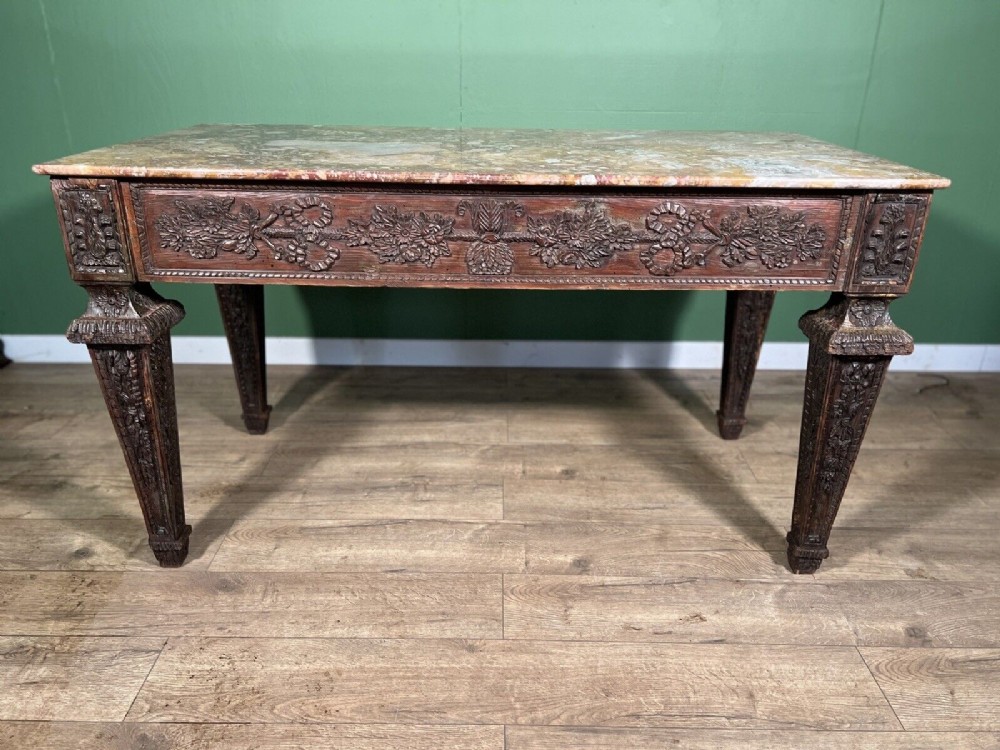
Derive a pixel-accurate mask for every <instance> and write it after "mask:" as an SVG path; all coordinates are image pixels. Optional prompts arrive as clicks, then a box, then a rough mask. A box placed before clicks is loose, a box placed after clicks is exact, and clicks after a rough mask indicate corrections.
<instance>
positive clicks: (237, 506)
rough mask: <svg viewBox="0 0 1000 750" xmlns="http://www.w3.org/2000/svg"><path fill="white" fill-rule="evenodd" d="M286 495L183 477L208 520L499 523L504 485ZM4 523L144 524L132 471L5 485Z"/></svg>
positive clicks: (394, 481) (276, 488)
mask: <svg viewBox="0 0 1000 750" xmlns="http://www.w3.org/2000/svg"><path fill="white" fill-rule="evenodd" d="M305 479H306V478H303V481H300V482H297V483H296V484H297V487H295V488H292V489H285V488H284V486H283V478H282V477H278V476H270V475H269V473H268V472H265V473H264V474H263V475H257V476H251V477H247V478H245V479H242V480H239V479H236V480H234V479H232V478H230V477H228V476H226V474H225V473H224V472H219V471H218V470H214V471H210V472H208V471H206V472H195V471H193V470H192V471H187V472H186V473H185V474H184V490H185V502H184V505H185V513H186V515H187V519H188V521H189V522H192V523H195V524H197V523H199V522H200V521H202V520H203V519H207V520H213V521H217V520H222V519H246V520H249V519H254V518H259V519H280V518H284V519H303V520H304V519H315V520H321V519H330V520H334V519H364V518H381V519H391V518H392V519H405V518H414V519H416V518H424V519H441V520H445V519H461V520H473V521H478V520H482V521H486V520H500V519H501V518H502V517H503V483H502V481H500V480H497V481H492V482H488V481H478V480H476V479H475V478H468V479H455V480H445V481H438V480H435V479H420V478H413V479H408V478H391V477H389V478H386V479H382V480H375V479H367V480H362V479H341V480H325V479H324V478H323V477H321V476H314V477H311V480H312V481H311V482H309V481H304V480H305ZM0 518H20V519H98V518H131V519H137V520H138V521H139V523H142V515H141V513H140V511H139V504H138V502H137V501H136V499H135V490H134V489H133V488H132V481H131V480H130V479H129V477H128V474H127V472H125V471H124V469H123V471H122V474H121V475H118V476H108V477H104V478H101V479H93V478H92V479H84V478H79V477H47V476H45V475H41V474H34V473H30V472H25V473H24V474H22V475H20V476H18V477H17V478H15V479H10V480H8V481H6V482H3V483H0Z"/></svg>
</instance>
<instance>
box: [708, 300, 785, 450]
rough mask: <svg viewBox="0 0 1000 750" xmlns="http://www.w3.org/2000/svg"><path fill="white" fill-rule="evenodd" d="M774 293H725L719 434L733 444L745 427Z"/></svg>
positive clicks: (718, 414)
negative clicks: (724, 333)
mask: <svg viewBox="0 0 1000 750" xmlns="http://www.w3.org/2000/svg"><path fill="white" fill-rule="evenodd" d="M774 295H775V293H774V292H753V291H732V292H727V293H726V337H725V344H724V346H725V348H724V350H723V355H722V393H721V396H720V398H719V410H718V411H717V412H716V417H717V418H718V420H719V434H720V435H721V436H722V437H723V438H724V439H726V440H735V439H736V438H738V437H739V436H740V433H742V432H743V427H744V425H746V423H747V419H746V411H747V401H748V400H749V398H750V386H751V385H752V384H753V376H754V373H755V372H756V371H757V360H758V359H759V358H760V347H761V345H762V344H763V343H764V334H765V333H766V332H767V321H768V318H770V317H771V307H772V306H773V305H774Z"/></svg>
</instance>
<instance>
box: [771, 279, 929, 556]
mask: <svg viewBox="0 0 1000 750" xmlns="http://www.w3.org/2000/svg"><path fill="white" fill-rule="evenodd" d="M888 306H889V300H887V299H849V298H844V297H841V296H839V295H835V296H834V297H833V298H831V300H830V302H829V303H828V304H827V305H826V306H825V307H823V308H821V309H819V310H814V311H812V312H810V313H807V314H806V315H804V316H803V317H802V319H801V320H800V321H799V327H800V328H801V329H802V330H803V332H805V334H806V335H807V336H808V337H809V365H808V370H807V372H806V387H805V400H804V407H803V411H802V433H801V437H800V442H799V464H798V474H797V477H796V481H795V506H794V509H793V511H792V528H791V531H789V533H788V563H789V565H790V567H791V569H792V571H793V572H795V573H814V572H815V571H816V570H818V569H819V566H820V564H821V563H822V562H823V560H825V559H826V558H827V557H828V556H829V550H828V549H827V541H828V540H829V538H830V530H831V529H832V527H833V522H834V519H835V518H836V516H837V510H838V509H839V508H840V501H841V499H842V498H843V496H844V490H845V489H846V488H847V482H848V479H849V478H850V475H851V469H852V468H853V467H854V462H855V460H856V459H857V457H858V451H859V450H860V448H861V442H862V440H863V439H864V436H865V430H866V429H867V427H868V422H869V420H870V419H871V415H872V411H873V409H874V407H875V401H876V399H877V398H878V394H879V390H880V389H881V387H882V381H883V379H884V378H885V372H886V369H887V368H888V367H889V362H890V361H891V360H892V357H893V355H896V354H909V353H910V352H912V351H913V339H912V338H911V337H910V335H909V334H907V333H906V332H905V331H903V330H901V329H899V328H897V327H896V326H895V325H894V324H893V322H892V319H891V318H890V317H889V311H888Z"/></svg>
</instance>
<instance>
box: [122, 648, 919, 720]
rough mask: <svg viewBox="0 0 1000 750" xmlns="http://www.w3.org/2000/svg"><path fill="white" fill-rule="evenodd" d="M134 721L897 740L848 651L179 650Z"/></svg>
mask: <svg viewBox="0 0 1000 750" xmlns="http://www.w3.org/2000/svg"><path fill="white" fill-rule="evenodd" d="M816 685H823V700H822V702H821V703H817V702H816V701H814V700H813V699H812V694H813V692H814V691H815V686H816ZM128 718H129V719H130V720H134V721H194V722H201V721H209V720H211V721H223V722H229V721H233V722H244V721H245V722H281V721H289V720H294V721H296V722H304V721H321V722H360V723H366V722H383V721H384V722H390V723H399V722H402V723H418V724H419V723H428V722H432V723H444V724H448V723H457V724H496V723H501V722H502V723H506V724H556V725H588V726H589V725H604V726H644V727H650V726H660V727H728V728H733V727H745V728H778V727H799V728H802V727H812V728H825V729H831V728H839V729H862V728H864V729H898V728H899V725H898V723H897V722H896V719H895V717H894V716H893V714H892V711H891V710H890V709H889V706H888V704H886V702H885V699H884V698H883V697H882V695H881V693H880V692H879V690H878V687H877V686H876V685H875V682H874V680H872V678H871V675H870V674H869V672H868V669H867V668H866V667H865V665H864V663H863V662H862V660H861V658H860V657H859V656H858V653H857V651H856V650H855V649H853V648H850V649H844V648H822V649H815V648H805V647H768V646H729V645H713V646H705V645H691V644H683V645H671V644H594V643H588V644H578V643H558V642H546V643H538V642H532V641H471V640H462V641H452V640H441V641H434V640H423V641H420V642H412V641H405V640H373V639H364V640H315V639H310V640H296V639H288V638H284V639H273V640H263V639H239V640H233V639H214V638H212V639H185V638H180V639H171V640H170V642H169V643H168V644H167V646H166V648H165V649H164V652H163V655H162V656H161V657H160V659H159V660H158V662H157V664H156V667H155V668H154V669H153V672H152V673H151V674H150V676H149V679H147V681H146V683H145V684H144V686H143V688H142V690H141V691H140V694H139V696H138V697H137V698H136V701H135V703H134V704H133V706H132V709H131V710H130V711H129V717H128Z"/></svg>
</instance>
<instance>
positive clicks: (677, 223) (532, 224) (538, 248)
mask: <svg viewBox="0 0 1000 750" xmlns="http://www.w3.org/2000/svg"><path fill="white" fill-rule="evenodd" d="M234 203H235V198H195V199H182V200H176V201H174V207H175V209H176V213H172V214H163V215H162V216H160V217H159V219H157V221H156V228H157V230H158V232H159V235H160V242H161V245H162V246H163V247H164V248H166V249H171V250H175V251H178V252H186V253H188V254H189V255H191V257H194V258H214V257H216V256H217V255H218V254H219V253H220V252H230V253H235V254H237V255H244V256H245V257H247V258H253V257H255V256H256V255H257V253H258V252H259V244H258V243H262V244H263V245H265V246H266V247H267V248H268V249H269V250H270V252H271V256H272V258H273V259H274V260H275V261H280V262H284V263H290V264H292V265H296V266H299V267H301V268H303V269H306V270H309V271H315V272H322V271H327V270H329V269H330V268H331V267H332V266H333V264H334V263H336V261H337V260H338V259H339V258H340V256H341V249H340V248H339V247H338V246H337V245H336V244H334V243H337V242H342V243H343V244H344V245H346V246H347V247H367V248H368V249H369V250H370V251H371V252H372V253H373V254H374V255H375V256H376V257H377V258H378V260H379V262H380V263H395V264H404V265H405V264H410V263H422V264H424V265H425V266H427V267H431V266H433V265H434V263H435V262H436V261H437V260H438V259H439V258H442V257H449V256H451V247H450V245H449V242H467V243H470V245H469V248H468V250H467V251H466V256H465V262H466V267H467V269H468V271H469V273H470V274H474V275H507V274H510V273H512V272H513V270H514V252H513V250H512V249H511V247H510V243H513V242H524V243H530V244H532V245H533V247H532V248H531V250H530V254H531V255H532V256H535V257H537V258H539V260H540V261H541V262H542V263H543V264H544V265H545V266H546V267H548V268H554V267H556V266H570V267H572V268H576V269H582V268H602V267H604V266H606V265H607V264H608V263H609V262H611V260H612V259H613V258H614V257H615V256H617V255H619V254H624V253H628V252H631V251H632V250H633V249H634V248H635V247H636V245H639V244H645V245H647V247H645V248H644V249H643V250H642V251H641V252H640V253H639V260H640V262H641V263H642V264H643V265H644V266H645V268H646V269H647V270H648V271H649V273H650V274H652V275H654V276H674V275H675V274H677V273H680V272H682V271H684V270H685V269H689V268H693V267H695V266H704V265H705V264H706V262H707V260H708V257H709V256H710V255H711V254H713V253H717V254H718V256H719V258H720V260H721V261H722V263H723V264H725V265H726V266H728V267H730V268H733V267H736V266H742V265H744V264H747V263H751V262H753V263H757V264H759V265H761V266H763V267H764V268H767V269H781V268H787V267H789V266H790V265H793V264H796V263H804V262H809V261H814V260H816V259H818V258H819V257H820V255H821V253H822V252H823V248H824V245H825V243H826V230H825V229H824V228H823V226H822V225H820V224H816V223H813V224H808V223H807V222H806V218H805V214H804V212H793V211H787V210H785V209H782V208H780V207H779V206H775V205H770V204H753V205H749V206H747V207H746V210H745V211H731V212H729V213H728V214H726V215H725V216H724V217H723V218H722V219H721V220H720V221H719V222H718V224H715V223H714V222H713V220H712V217H711V211H709V210H706V211H699V210H689V209H688V208H686V207H685V206H684V205H682V204H680V203H677V202H674V201H664V202H663V203H661V204H660V205H658V206H657V207H656V208H654V209H653V210H651V211H650V212H649V214H648V215H647V217H646V226H645V229H644V230H639V229H637V228H635V227H634V226H632V225H631V224H629V223H628V222H616V221H614V220H613V217H612V216H611V215H610V213H609V210H608V207H607V205H605V204H603V203H600V202H598V201H586V202H584V203H583V204H582V206H581V208H579V209H577V210H564V211H557V212H554V213H551V214H544V215H540V216H527V218H526V221H525V229H524V230H522V231H517V230H515V229H514V228H512V226H511V225H512V224H513V223H514V220H515V219H517V218H520V217H524V216H526V214H527V212H526V211H525V208H524V206H523V205H521V204H520V203H517V202H516V201H512V200H493V199H486V200H477V201H473V200H461V201H459V202H458V204H457V205H456V208H455V214H456V215H457V216H459V217H463V216H466V215H469V217H470V219H469V222H470V225H471V231H470V230H461V229H456V227H455V224H456V220H455V219H454V218H449V217H446V216H443V215H442V214H439V213H428V212H424V211H405V210H403V209H401V208H400V207H399V206H396V205H391V204H389V205H382V204H377V205H375V206H374V207H373V208H372V211H371V215H370V217H369V219H368V221H366V222H365V221H357V220H354V219H348V221H347V225H346V226H345V227H344V228H342V229H337V228H335V227H334V226H333V222H334V209H333V207H332V206H331V205H330V204H329V203H328V202H327V201H326V200H324V199H323V198H321V197H318V196H307V197H301V198H296V199H295V200H294V201H292V202H290V203H279V204H275V205H272V206H271V207H270V212H269V213H268V215H267V216H263V217H262V215H261V212H260V211H259V210H258V209H256V208H255V207H254V206H253V205H251V204H250V203H246V202H244V203H243V204H242V205H241V206H240V207H239V210H238V211H236V212H234V211H233V206H234ZM893 217H894V215H891V214H890V213H889V210H888V209H887V210H886V212H885V214H884V215H883V223H885V224H889V226H888V228H887V230H886V231H887V232H888V233H889V234H890V235H891V236H894V237H898V236H899V230H896V229H895V224H892V223H891V222H892V220H893Z"/></svg>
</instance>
